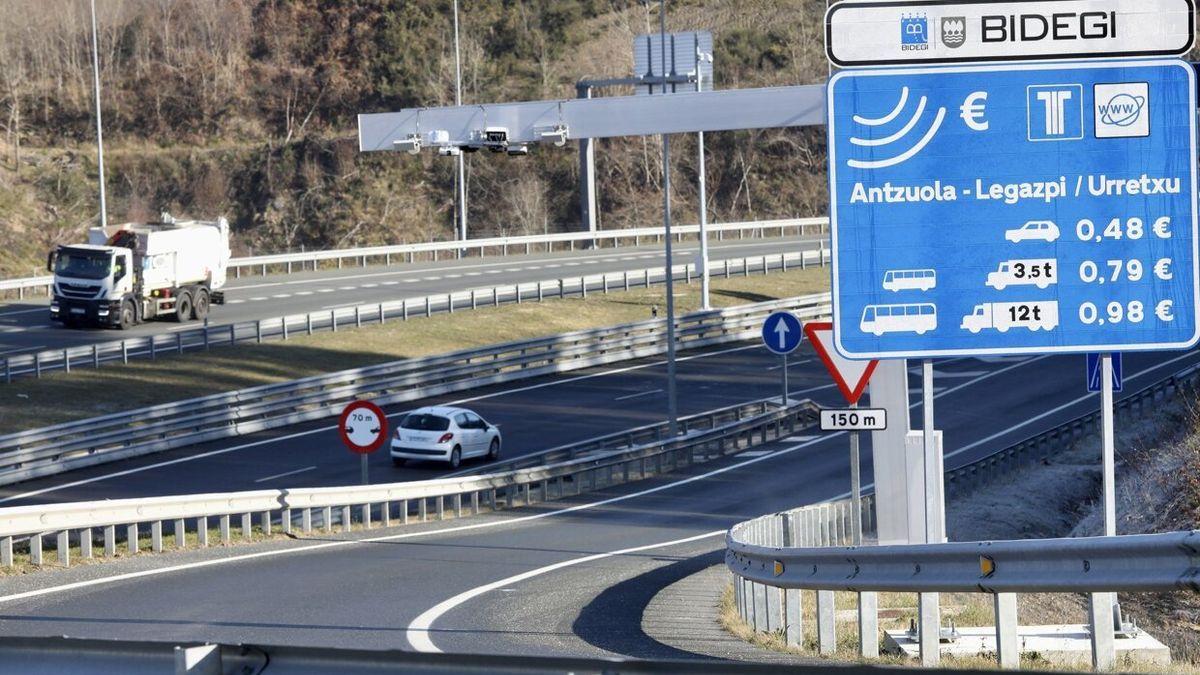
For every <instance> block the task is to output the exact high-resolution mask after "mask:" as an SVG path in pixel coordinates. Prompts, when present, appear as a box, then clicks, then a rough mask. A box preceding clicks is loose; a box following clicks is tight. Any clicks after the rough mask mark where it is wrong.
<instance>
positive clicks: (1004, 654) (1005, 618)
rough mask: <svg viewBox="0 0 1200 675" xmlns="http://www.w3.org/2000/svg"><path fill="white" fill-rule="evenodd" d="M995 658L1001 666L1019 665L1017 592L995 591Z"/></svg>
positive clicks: (1012, 666)
mask: <svg viewBox="0 0 1200 675" xmlns="http://www.w3.org/2000/svg"><path fill="white" fill-rule="evenodd" d="M994 602H995V607H996V658H997V661H998V662H999V664H1000V667H1001V668H1004V669H1006V670H1015V669H1018V668H1020V667H1021V644H1020V642H1018V639H1019V638H1018V637H1017V594H1016V593H996V594H995V596H994Z"/></svg>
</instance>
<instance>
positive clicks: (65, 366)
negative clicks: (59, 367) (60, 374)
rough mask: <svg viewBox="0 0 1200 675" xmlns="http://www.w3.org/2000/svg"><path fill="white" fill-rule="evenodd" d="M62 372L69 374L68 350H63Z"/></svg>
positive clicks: (69, 356) (69, 358) (69, 357)
mask: <svg viewBox="0 0 1200 675" xmlns="http://www.w3.org/2000/svg"><path fill="white" fill-rule="evenodd" d="M63 370H64V371H66V372H68V373H69V372H71V352H70V350H69V349H65V348H64V349H63Z"/></svg>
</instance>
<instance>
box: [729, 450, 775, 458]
mask: <svg viewBox="0 0 1200 675" xmlns="http://www.w3.org/2000/svg"><path fill="white" fill-rule="evenodd" d="M772 452H773V451H772V450H747V451H745V452H739V453H738V454H736V455H734V457H745V458H747V459H749V458H750V457H762V456H763V455H769V454H771V453H772Z"/></svg>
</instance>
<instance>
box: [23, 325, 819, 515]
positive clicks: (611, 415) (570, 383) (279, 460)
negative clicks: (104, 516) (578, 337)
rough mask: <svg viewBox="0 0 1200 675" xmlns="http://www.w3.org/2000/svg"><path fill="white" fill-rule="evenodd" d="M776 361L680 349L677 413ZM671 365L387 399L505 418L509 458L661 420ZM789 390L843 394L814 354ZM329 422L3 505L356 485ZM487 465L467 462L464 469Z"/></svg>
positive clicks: (756, 377)
mask: <svg viewBox="0 0 1200 675" xmlns="http://www.w3.org/2000/svg"><path fill="white" fill-rule="evenodd" d="M778 366H779V358H778V357H776V356H773V355H771V354H768V353H767V352H766V350H765V349H762V348H761V347H760V346H758V345H743V344H738V345H730V346H723V347H719V348H714V349H708V350H699V351H696V352H684V353H682V354H681V360H680V362H679V372H678V382H679V410H680V414H681V415H689V414H693V413H699V412H704V411H707V410H713V409H715V408H721V407H725V406H729V405H735V404H737V403H742V402H744V401H750V400H756V399H760V398H765V397H768V396H774V395H777V394H778V392H779V376H780V373H779V370H778ZM665 370H666V367H665V362H664V361H663V360H662V359H661V358H653V359H643V360H640V361H634V362H623V363H618V364H613V365H609V366H604V367H599V368H591V369H586V370H579V371H572V372H569V373H563V374H559V375H555V376H550V377H542V378H536V379H530V380H521V381H517V382H513V383H509V384H505V385H500V386H494V387H488V388H483V389H478V390H472V391H467V392H459V393H456V394H448V395H444V396H438V397H434V398H430V399H426V400H421V401H415V402H410V403H407V404H404V405H398V406H391V407H389V408H388V409H387V410H386V412H387V413H388V414H389V416H390V417H391V421H392V425H393V428H394V425H395V423H396V421H397V420H398V415H399V414H400V413H402V412H404V411H407V410H412V409H414V408H416V407H420V406H423V405H434V404H444V403H459V404H461V405H464V406H468V407H470V408H472V409H473V410H475V411H477V412H479V413H480V414H481V415H482V416H483V417H484V419H486V420H488V421H489V422H490V423H493V424H496V425H498V426H499V427H500V430H501V433H502V434H503V437H504V445H503V448H502V455H503V456H504V457H507V458H511V457H518V456H521V455H525V454H530V453H533V452H537V451H540V450H545V449H549V448H553V447H557V446H560V445H564V444H568V443H573V442H577V441H582V440H586V439H589V438H594V437H596V436H602V435H605V434H609V433H614V432H617V431H623V430H625V429H630V428H633V427H638V426H642V425H646V424H653V423H656V422H660V421H662V420H663V419H665V417H666V403H665V394H664V393H663V388H664V387H665ZM789 373H790V378H789V381H790V385H791V389H792V392H793V395H794V396H804V397H814V398H815V399H816V400H819V401H822V402H833V401H834V398H833V397H834V396H835V395H836V391H835V389H834V388H833V386H832V385H831V384H830V383H829V379H828V377H827V376H826V375H825V373H824V370H823V367H822V366H821V365H820V364H819V363H818V362H817V361H816V360H815V359H814V358H813V356H812V355H811V354H808V355H806V356H803V357H801V358H794V359H792V362H791V363H790V364H789ZM333 422H334V420H333V419H327V420H322V421H318V422H314V423H309V424H305V425H297V426H292V427H287V428H283V429H278V430H272V431H268V432H263V433H259V434H253V435H250V436H243V437H239V438H235V439H227V440H223V441H219V442H213V443H206V444H203V445H197V446H191V447H188V448H181V449H178V450H174V451H170V452H166V453H159V454H155V455H150V456H146V457H141V458H135V459H131V460H125V461H120V462H114V463H111V464H105V465H102V466H98V467H91V468H88V469H83V470H79V471H72V472H68V473H65V474H60V475H58V476H52V477H48V478H43V479H38V480H34V481H28V482H25V483H20V484H16V485H8V486H3V487H0V506H15V505H19V504H28V503H43V502H51V501H53V502H62V501H85V500H93V499H117V498H128V497H149V496H159V495H171V494H186V493H199V492H227V491H234V490H255V489H264V488H279V487H301V486H304V487H316V486H330V485H348V484H356V483H358V481H359V463H358V458H357V457H356V456H354V455H351V454H350V453H349V452H348V451H347V450H346V449H345V448H344V447H343V446H342V444H341V441H340V440H339V438H338V435H337V433H336V431H335V430H334V428H333V426H332V424H333ZM486 468H487V463H486V462H484V461H482V460H478V459H476V460H467V461H466V462H464V465H463V469H477V470H483V469H486ZM447 472H448V469H446V468H445V467H444V465H441V464H437V463H431V462H422V463H414V464H412V465H410V466H406V467H404V468H397V467H394V466H392V464H391V460H390V458H389V457H388V455H387V454H386V451H384V450H381V451H380V452H377V453H375V454H374V455H372V456H371V457H370V474H371V480H372V482H375V483H386V482H396V481H405V480H420V479H428V478H433V477H437V476H440V475H443V474H445V473H447Z"/></svg>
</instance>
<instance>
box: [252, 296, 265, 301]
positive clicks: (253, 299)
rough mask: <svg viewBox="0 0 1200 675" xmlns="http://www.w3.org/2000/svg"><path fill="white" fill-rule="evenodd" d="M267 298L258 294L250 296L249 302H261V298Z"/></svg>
mask: <svg viewBox="0 0 1200 675" xmlns="http://www.w3.org/2000/svg"><path fill="white" fill-rule="evenodd" d="M267 299H268V298H267V297H266V296H263V295H260V296H258V297H254V298H250V302H262V301H263V300H267Z"/></svg>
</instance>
